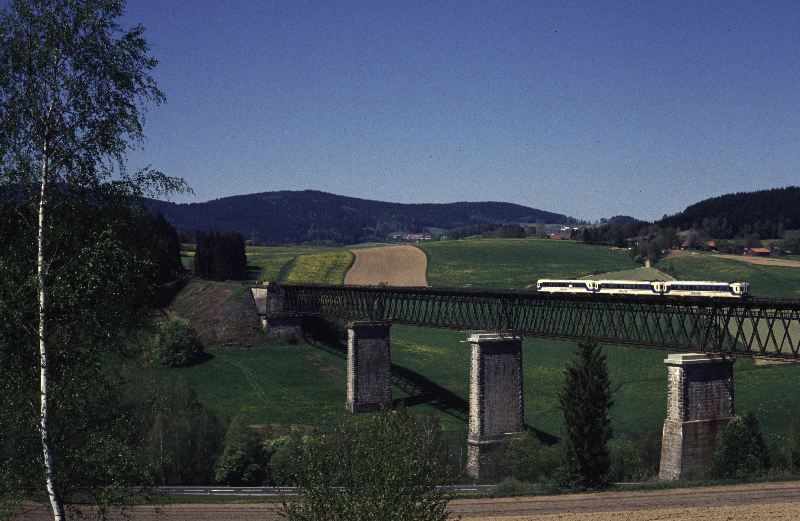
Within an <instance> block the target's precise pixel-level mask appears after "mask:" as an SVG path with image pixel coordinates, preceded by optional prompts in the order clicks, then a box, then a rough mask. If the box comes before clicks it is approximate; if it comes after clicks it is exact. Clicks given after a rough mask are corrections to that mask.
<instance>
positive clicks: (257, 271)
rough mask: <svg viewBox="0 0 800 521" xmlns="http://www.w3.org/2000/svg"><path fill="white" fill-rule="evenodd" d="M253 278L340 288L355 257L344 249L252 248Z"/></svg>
mask: <svg viewBox="0 0 800 521" xmlns="http://www.w3.org/2000/svg"><path fill="white" fill-rule="evenodd" d="M247 262H248V264H249V265H250V266H251V267H252V269H251V271H250V273H251V277H252V278H254V279H257V280H270V281H274V282H292V283H304V282H305V283H316V284H341V283H342V282H343V281H344V276H345V274H346V273H347V270H348V269H350V266H351V265H352V264H353V254H352V253H350V252H349V251H348V250H346V249H344V248H324V247H318V246H274V247H272V246H251V247H248V248H247Z"/></svg>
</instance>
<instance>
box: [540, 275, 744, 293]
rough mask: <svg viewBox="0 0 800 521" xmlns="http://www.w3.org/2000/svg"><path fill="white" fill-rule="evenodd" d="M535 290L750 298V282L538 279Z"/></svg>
mask: <svg viewBox="0 0 800 521" xmlns="http://www.w3.org/2000/svg"><path fill="white" fill-rule="evenodd" d="M536 290H537V291H543V292H546V293H577V294H597V293H599V294H604V295H605V294H611V295H662V296H671V297H728V298H744V297H749V296H750V284H748V283H747V282H716V281H709V280H673V281H657V280H656V281H647V280H568V279H539V280H537V281H536Z"/></svg>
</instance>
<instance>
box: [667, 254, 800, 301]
mask: <svg viewBox="0 0 800 521" xmlns="http://www.w3.org/2000/svg"><path fill="white" fill-rule="evenodd" d="M658 267H659V268H660V269H662V270H664V271H667V272H668V273H670V274H671V275H673V276H675V277H676V278H678V279H681V280H709V279H711V280H741V281H746V282H749V283H750V291H751V293H752V294H753V295H754V296H757V297H792V298H800V269H797V268H784V267H780V266H761V265H757V264H748V263H746V262H741V261H736V260H728V259H721V258H719V257H711V256H709V255H692V256H687V257H679V258H676V259H668V260H663V261H661V262H659V263H658Z"/></svg>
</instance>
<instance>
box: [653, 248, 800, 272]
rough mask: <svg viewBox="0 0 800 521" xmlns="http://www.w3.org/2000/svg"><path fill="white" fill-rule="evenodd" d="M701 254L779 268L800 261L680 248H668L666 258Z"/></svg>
mask: <svg viewBox="0 0 800 521" xmlns="http://www.w3.org/2000/svg"><path fill="white" fill-rule="evenodd" d="M701 255H704V256H708V257H716V258H718V259H728V260H734V261H739V262H746V263H747V264H757V265H759V266H778V267H781V268H800V261H796V260H791V259H773V258H771V257H753V256H749V255H729V254H724V253H689V252H685V251H681V250H670V252H669V253H668V254H667V256H666V257H665V258H666V259H677V258H680V257H699V256H701Z"/></svg>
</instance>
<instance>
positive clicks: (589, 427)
mask: <svg viewBox="0 0 800 521" xmlns="http://www.w3.org/2000/svg"><path fill="white" fill-rule="evenodd" d="M558 399H559V404H560V408H561V410H562V412H563V413H564V456H563V458H564V459H563V462H562V467H561V472H560V473H559V475H560V478H559V479H560V481H561V483H560V484H561V485H562V486H565V487H571V488H584V489H586V488H603V487H605V486H606V485H607V484H608V478H607V474H608V469H609V465H610V462H611V460H610V456H609V450H608V442H609V440H611V434H612V433H611V421H610V419H609V417H608V412H609V409H611V405H612V404H613V403H614V402H613V401H612V399H611V384H610V380H609V376H608V367H607V366H606V357H605V355H604V354H603V353H602V349H601V348H600V347H599V346H598V345H597V343H596V342H593V341H587V342H582V343H580V344H578V351H577V357H576V359H575V360H573V361H572V362H571V363H570V364H569V365H568V366H567V369H566V371H565V381H564V388H563V390H562V391H561V393H560V394H559V397H558Z"/></svg>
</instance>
